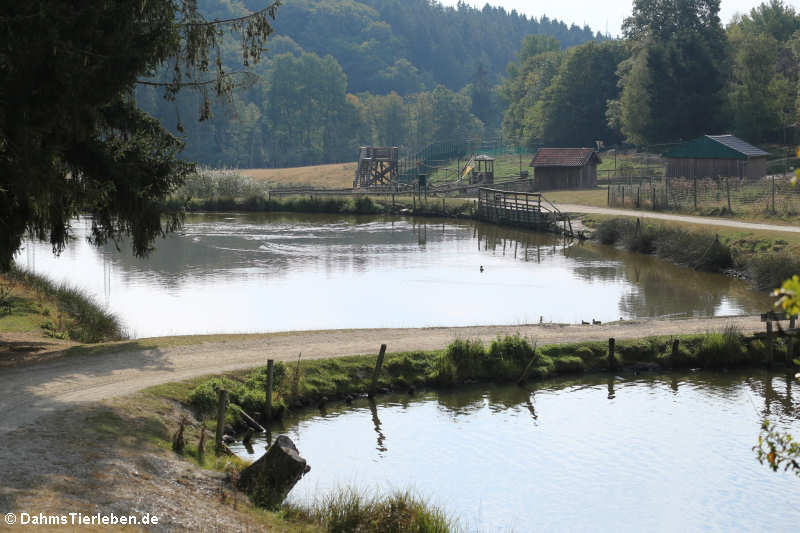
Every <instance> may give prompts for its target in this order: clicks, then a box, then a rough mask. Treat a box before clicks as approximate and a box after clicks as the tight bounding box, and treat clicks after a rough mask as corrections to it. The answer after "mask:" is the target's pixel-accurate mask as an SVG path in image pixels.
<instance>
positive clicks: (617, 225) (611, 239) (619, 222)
mask: <svg viewBox="0 0 800 533" xmlns="http://www.w3.org/2000/svg"><path fill="white" fill-rule="evenodd" d="M629 225H630V222H629V221H628V220H626V219H622V218H614V219H611V220H605V221H603V222H601V223H600V224H599V225H598V226H597V227H596V228H595V229H594V232H593V233H592V237H593V238H594V239H595V240H597V241H599V242H600V243H601V244H608V245H611V244H616V243H617V242H618V241H620V240H621V239H622V237H623V235H625V234H627V233H629V231H630V230H629V228H628V227H627V226H629Z"/></svg>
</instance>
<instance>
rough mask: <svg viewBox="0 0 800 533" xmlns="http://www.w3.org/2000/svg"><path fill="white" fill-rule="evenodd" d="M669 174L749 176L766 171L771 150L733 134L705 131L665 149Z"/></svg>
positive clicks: (753, 176)
mask: <svg viewBox="0 0 800 533" xmlns="http://www.w3.org/2000/svg"><path fill="white" fill-rule="evenodd" d="M663 156H664V158H665V159H666V175H667V177H669V178H694V179H702V178H720V177H724V178H749V179H760V178H763V177H764V176H765V175H766V174H767V156H769V153H767V152H765V151H764V150H762V149H760V148H756V147H755V146H753V145H752V144H749V143H746V142H745V141H743V140H741V139H740V138H738V137H735V136H733V135H703V136H702V137H698V138H697V139H694V140H692V141H688V142H685V143H683V144H680V145H678V146H675V147H673V148H671V149H670V150H668V151H666V152H664V154H663Z"/></svg>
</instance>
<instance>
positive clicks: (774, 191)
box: [608, 176, 800, 215]
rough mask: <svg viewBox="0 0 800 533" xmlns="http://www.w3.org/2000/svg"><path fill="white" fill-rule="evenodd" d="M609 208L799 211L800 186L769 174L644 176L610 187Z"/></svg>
mask: <svg viewBox="0 0 800 533" xmlns="http://www.w3.org/2000/svg"><path fill="white" fill-rule="evenodd" d="M608 205H609V207H627V208H635V209H651V210H667V209H669V210H675V211H698V210H700V211H716V212H718V213H719V214H725V213H757V212H770V213H776V214H781V215H797V214H798V213H800V188H798V187H793V186H792V185H791V183H789V179H788V178H784V177H779V176H768V177H766V178H764V179H760V180H748V179H742V178H716V179H684V178H660V177H653V178H641V179H639V180H638V181H637V180H635V179H633V180H625V181H622V182H617V183H611V184H609V186H608Z"/></svg>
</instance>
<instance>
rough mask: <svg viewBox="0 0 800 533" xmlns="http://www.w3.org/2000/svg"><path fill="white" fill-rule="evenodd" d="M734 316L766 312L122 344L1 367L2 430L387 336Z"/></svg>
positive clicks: (354, 348) (700, 323)
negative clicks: (172, 384)
mask: <svg viewBox="0 0 800 533" xmlns="http://www.w3.org/2000/svg"><path fill="white" fill-rule="evenodd" d="M728 323H734V324H735V325H736V326H737V327H738V328H739V329H740V330H741V331H743V332H752V331H757V330H760V329H761V327H762V325H761V322H760V318H759V317H758V316H752V317H731V318H692V319H678V320H649V321H625V322H615V323H611V324H603V325H598V326H579V325H557V324H543V325H519V326H475V327H463V328H418V329H414V328H410V329H360V330H329V331H315V332H303V331H298V332H290V333H279V334H271V335H264V336H255V337H252V338H247V339H246V340H241V338H232V339H231V340H229V341H219V337H217V338H215V342H207V343H202V344H193V345H185V346H171V347H163V348H136V345H137V343H136V341H133V342H131V343H130V347H131V349H125V350H120V349H119V347H113V349H112V350H110V351H109V352H107V353H94V354H80V355H68V356H64V357H60V358H53V359H49V360H42V361H38V362H34V363H29V364H21V365H19V366H16V367H6V368H0V383H2V384H3V386H2V390H0V413H2V416H1V417H0V434H2V433H4V432H7V431H11V430H13V429H15V428H18V427H20V426H21V425H24V424H28V423H31V422H34V421H35V420H36V419H38V418H39V417H40V416H42V415H44V414H47V413H52V412H55V411H58V410H60V409H67V408H71V407H75V406H78V405H82V404H85V403H87V402H95V401H100V400H104V399H107V398H113V397H117V396H122V395H125V394H130V393H133V392H136V391H138V390H141V389H144V388H147V387H150V386H153V385H158V384H161V383H168V382H172V381H180V380H184V379H188V378H192V377H196V376H203V375H207V374H213V373H219V372H226V371H231V370H237V369H243V368H251V367H255V366H259V365H264V364H266V360H267V358H268V357H270V358H273V359H276V360H291V359H295V358H296V357H297V354H298V353H299V352H302V354H303V358H309V359H310V358H326V357H339V356H344V355H355V354H368V353H376V352H377V349H378V346H379V345H380V344H381V343H386V344H387V345H388V351H389V352H402V351H410V350H431V349H439V348H442V347H444V346H446V345H447V344H448V343H450V342H451V341H452V340H453V339H454V338H457V337H460V338H480V339H482V340H484V341H491V340H492V339H494V338H495V337H497V336H498V335H509V334H514V333H516V332H519V333H520V334H521V335H524V336H526V337H529V338H532V339H535V340H536V341H537V342H538V343H539V344H551V343H566V342H579V341H588V340H604V339H607V338H609V337H615V338H618V339H629V338H637V337H645V336H650V335H674V334H685V333H704V332H708V331H719V330H721V329H722V328H723V327H724V326H725V325H726V324H728Z"/></svg>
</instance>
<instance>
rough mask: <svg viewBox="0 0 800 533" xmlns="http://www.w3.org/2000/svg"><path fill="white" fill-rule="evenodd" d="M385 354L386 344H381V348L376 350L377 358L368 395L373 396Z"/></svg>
mask: <svg viewBox="0 0 800 533" xmlns="http://www.w3.org/2000/svg"><path fill="white" fill-rule="evenodd" d="M384 355H386V345H385V344H381V349H380V351H379V352H378V360H377V361H376V362H375V371H374V372H373V373H372V384H371V385H370V387H369V397H370V398H372V397H373V396H375V389H376V388H377V387H378V375H379V374H380V373H381V367H382V366H383V356H384Z"/></svg>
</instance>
